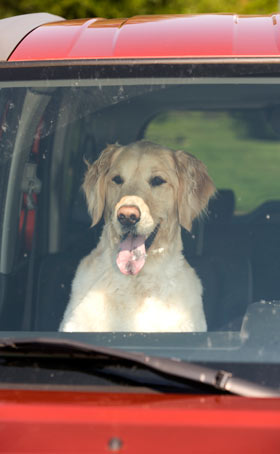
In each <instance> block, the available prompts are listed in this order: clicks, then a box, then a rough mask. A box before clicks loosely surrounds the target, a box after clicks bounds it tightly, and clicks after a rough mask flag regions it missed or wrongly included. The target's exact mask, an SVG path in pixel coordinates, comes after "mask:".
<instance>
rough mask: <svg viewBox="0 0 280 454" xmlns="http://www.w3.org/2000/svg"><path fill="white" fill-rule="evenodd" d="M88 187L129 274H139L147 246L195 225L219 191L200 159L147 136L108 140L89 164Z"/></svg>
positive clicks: (96, 214) (91, 204)
mask: <svg viewBox="0 0 280 454" xmlns="http://www.w3.org/2000/svg"><path fill="white" fill-rule="evenodd" d="M83 188H84V191H85V194H86V198H87V202H88V208H89V213H90V215H91V216H92V220H93V223H92V225H95V224H97V222H98V221H99V220H100V218H101V217H102V215H103V214H104V218H105V223H109V224H110V226H111V228H112V229H113V235H114V237H115V238H117V242H118V249H119V253H118V257H117V263H118V266H119V268H120V270H121V271H122V272H123V273H124V274H137V273H138V271H140V269H141V268H142V266H143V265H144V263H145V257H146V250H147V249H148V248H151V249H152V247H153V245H154V244H155V243H157V246H159V247H161V246H163V247H165V244H164V245H163V244H160V242H161V241H162V242H165V243H166V244H168V242H171V241H172V237H174V235H175V232H177V231H178V225H179V224H181V225H182V226H183V227H185V228H186V229H187V230H191V225H192V221H193V219H194V218H195V217H196V216H198V215H199V214H200V213H201V212H202V211H203V210H204V209H205V207H206V206H207V202H208V200H209V198H210V197H211V195H212V194H213V193H214V191H215V188H214V185H213V183H212V180H211V179H210V177H209V176H208V174H207V171H206V168H205V166H204V164H203V163H202V162H201V161H199V160H198V159H196V158H195V157H194V156H192V155H190V154H188V153H185V152H183V151H172V150H170V149H168V148H163V147H161V146H160V145H157V144H154V143H151V142H146V141H140V142H135V143H133V144H130V145H127V146H120V145H110V146H108V147H107V148H106V149H105V150H104V151H103V152H102V153H101V155H100V157H99V158H98V159H97V161H95V162H94V163H93V164H92V165H90V166H89V168H88V171H87V173H86V176H85V181H84V185H83ZM155 239H156V240H155Z"/></svg>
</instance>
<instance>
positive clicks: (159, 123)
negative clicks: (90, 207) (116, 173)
mask: <svg viewBox="0 0 280 454" xmlns="http://www.w3.org/2000/svg"><path fill="white" fill-rule="evenodd" d="M0 36H1V37H2V39H1V43H0V241H1V250H0V329H1V339H0V353H1V363H0V371H1V372H0V404H1V405H0V420H1V423H0V428H1V438H0V452H5V453H15V452H17V453H19V452H28V453H29V452H34V453H35V452H36V453H38V452H46V453H50V452H51V453H58V452H77V453H84V452H93V453H95V452H96V453H99V452H104V453H105V452H120V453H137V452H139V453H140V452H141V453H143V452H147V453H150V452H151V453H155V452H160V453H165V452H176V453H180V452H182V453H185V452H191V453H217V452H223V451H226V452H228V453H235V452H242V453H246V454H248V453H254V454H256V453H263V452H268V453H278V452H279V449H280V399H279V397H280V379H279V377H280V336H279V326H280V259H279V257H280V235H279V232H280V185H279V171H280V170H279V169H280V16H279V15H277V14H275V15H273V16H254V17H253V16H252V17H250V16H248V17H243V16H242V17H239V16H237V15H225V14H223V15H198V16H196V15H193V16H180V15H178V16H140V17H133V18H131V19H109V20H108V19H100V18H94V19H90V20H81V19H79V20H70V21H67V20H64V19H63V18H60V17H56V16H52V15H49V14H29V15H25V16H18V17H14V18H8V19H3V20H1V21H0ZM141 139H145V140H149V141H153V142H156V143H157V144H159V145H163V146H167V147H169V148H171V149H174V150H179V149H180V150H183V151H188V152H190V153H191V154H192V155H194V156H195V157H197V158H199V159H200V160H202V161H203V162H204V164H205V165H206V166H207V168H208V172H209V174H210V176H211V178H212V180H213V181H214V183H215V186H216V188H217V192H216V195H215V197H213V198H212V199H211V200H210V202H209V206H208V210H207V213H206V214H205V215H204V216H201V217H198V218H197V219H196V220H195V221H194V222H193V226H192V230H191V231H190V232H189V231H187V230H185V229H183V228H182V244H183V253H184V256H185V257H186V259H187V261H188V262H189V264H190V265H191V266H192V267H193V268H194V269H195V271H196V273H197V275H198V276H199V278H200V280H201V283H202V286H203V307H204V312H205V316H206V321H207V327H208V328H207V331H206V332H168V333H167V332H160V333H159V332H129V331H126V332H118V331H108V332H60V331H59V325H60V322H61V319H62V316H63V313H64V311H65V308H66V306H67V303H68V301H69V295H70V292H71V283H72V280H73V277H74V275H75V271H76V269H77V266H78V264H79V262H80V260H81V259H82V258H83V257H84V256H86V255H87V254H89V252H90V251H91V250H92V249H93V248H95V247H96V245H97V243H98V241H99V237H100V234H101V232H102V228H103V222H102V220H101V221H100V222H99V223H98V224H97V226H95V227H94V228H92V229H91V228H90V225H91V220H90V218H89V215H88V213H87V207H86V203H85V199H84V197H83V194H82V193H81V191H80V187H81V184H82V182H83V178H84V173H85V169H86V164H85V158H86V159H87V160H88V161H90V162H94V161H95V160H96V159H97V158H98V156H99V155H100V153H101V151H102V150H103V149H104V148H105V147H106V145H107V144H112V143H115V142H118V143H120V144H122V145H127V144H130V143H131V142H135V141H138V140H141ZM170 285H171V283H170ZM131 304H133V301H131Z"/></svg>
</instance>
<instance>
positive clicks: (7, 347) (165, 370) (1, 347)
mask: <svg viewBox="0 0 280 454" xmlns="http://www.w3.org/2000/svg"><path fill="white" fill-rule="evenodd" d="M11 352H13V353H15V352H16V353H31V354H34V353H40V354H44V353H47V354H50V353H52V354H56V355H59V354H62V355H66V356H70V357H77V358H78V357H81V356H82V357H87V358H93V357H97V356H98V357H103V358H104V357H105V358H107V359H108V358H109V359H110V358H111V359H114V360H116V359H117V360H120V361H126V362H130V363H132V364H133V365H139V366H142V367H144V368H147V369H148V370H151V371H153V372H156V373H158V374H161V375H164V376H165V377H167V378H171V379H172V380H175V381H176V380H178V381H180V383H182V382H184V381H186V382H188V383H190V382H192V383H199V384H200V385H205V386H208V387H211V388H213V389H216V390H218V391H221V392H227V393H230V394H235V395H238V396H243V397H280V392H278V391H276V390H274V389H272V388H269V387H266V386H262V385H258V384H256V383H253V382H251V381H248V380H244V379H241V378H238V377H234V376H233V375H232V373H231V372H228V371H224V370H215V369H211V368H208V367H205V366H200V365H197V364H193V363H188V362H185V361H181V360H180V359H177V358H176V359H175V358H163V357H158V356H148V355H145V354H144V353H138V352H137V353H136V352H128V351H126V350H120V349H114V348H108V347H100V346H96V345H92V344H89V343H86V342H80V341H75V340H70V339H62V338H43V337H36V338H32V337H31V338H22V339H20V338H2V339H0V353H11Z"/></svg>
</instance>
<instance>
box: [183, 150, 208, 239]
mask: <svg viewBox="0 0 280 454" xmlns="http://www.w3.org/2000/svg"><path fill="white" fill-rule="evenodd" d="M175 161H176V169H177V174H178V180H179V190H178V213H179V222H180V225H182V226H183V227H184V228H185V229H187V230H189V231H190V230H191V228H192V221H193V219H194V218H195V217H196V216H198V215H199V213H201V212H202V211H203V210H204V209H205V208H206V206H207V203H208V200H209V199H210V197H211V196H212V195H213V194H214V193H215V186H214V184H213V182H212V180H211V178H210V177H209V175H208V173H207V169H206V167H205V165H204V164H203V163H202V162H201V161H200V160H199V159H197V158H195V157H194V156H192V155H191V154H189V153H186V152H184V151H181V150H178V151H176V152H175Z"/></svg>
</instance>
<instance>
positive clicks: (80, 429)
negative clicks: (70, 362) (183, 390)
mask: <svg viewBox="0 0 280 454" xmlns="http://www.w3.org/2000/svg"><path fill="white" fill-rule="evenodd" d="M0 429H1V432H0V433H1V436H0V439H1V443H0V452H6V453H12V452H13V453H14V452H30V453H31V452H32V453H33V452H34V453H35V452H36V453H38V452H40V453H41V452H48V453H50V452H55V453H59V452H77V453H83V452H91V453H99V452H100V453H101V452H102V453H103V452H104V453H105V452H106V453H108V452H110V449H109V446H108V443H109V440H110V439H111V438H113V437H118V438H119V439H120V440H121V441H122V443H123V444H122V448H121V449H120V450H119V451H117V452H121V453H134V454H137V453H141V454H143V453H172V452H174V453H176V454H179V453H187V452H191V453H204V454H205V453H206V454H207V453H215V454H216V453H219V452H223V450H224V452H227V453H229V454H230V453H236V452H238V453H246V454H248V453H254V454H258V453H264V452H267V453H270V454H271V453H279V451H280V399H245V398H239V397H231V396H196V397H195V396H179V395H156V394H151V395H149V394H114V393H93V392H92V393H81V392H58V391H42V392H40V391H15V390H11V391H9V390H5V391H0Z"/></svg>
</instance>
